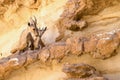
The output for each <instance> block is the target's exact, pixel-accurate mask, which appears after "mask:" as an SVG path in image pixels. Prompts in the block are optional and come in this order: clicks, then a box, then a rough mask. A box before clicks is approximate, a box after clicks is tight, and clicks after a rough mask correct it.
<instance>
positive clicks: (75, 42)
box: [66, 37, 83, 55]
mask: <svg viewBox="0 0 120 80" xmlns="http://www.w3.org/2000/svg"><path fill="white" fill-rule="evenodd" d="M66 44H67V46H68V47H69V49H70V52H71V53H72V54H76V55H81V54H82V52H83V39H82V38H79V37H74V38H68V39H67V40H66Z"/></svg>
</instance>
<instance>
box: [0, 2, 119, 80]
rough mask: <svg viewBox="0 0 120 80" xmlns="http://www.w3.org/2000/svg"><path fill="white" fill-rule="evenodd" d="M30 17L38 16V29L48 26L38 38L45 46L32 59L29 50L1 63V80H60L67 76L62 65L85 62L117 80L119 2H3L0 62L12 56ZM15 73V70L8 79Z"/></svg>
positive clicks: (1, 6)
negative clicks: (16, 60) (15, 60)
mask: <svg viewBox="0 0 120 80" xmlns="http://www.w3.org/2000/svg"><path fill="white" fill-rule="evenodd" d="M32 15H35V16H36V17H37V20H38V24H37V25H38V27H44V26H47V27H48V30H47V31H46V32H45V34H44V35H43V37H42V40H43V41H44V43H45V44H46V45H47V46H46V47H45V48H43V49H42V50H40V51H38V52H37V53H35V54H31V52H29V51H28V52H26V53H28V54H26V53H23V54H22V55H19V54H16V55H12V56H9V57H8V58H3V59H2V60H1V61H0V70H2V72H0V73H1V74H4V75H2V77H4V79H6V80H18V79H19V80H25V79H31V80H39V79H41V80H59V79H61V78H63V77H65V76H67V75H66V74H65V73H63V72H62V66H63V64H64V63H76V64H77V63H86V64H89V65H92V66H94V67H95V68H96V69H97V70H99V71H100V72H101V73H102V74H103V76H104V77H106V78H108V79H110V80H119V79H120V77H119V76H120V65H119V57H120V55H119V53H120V50H119V44H120V16H119V15H120V0H114V1H113V0H1V1H0V24H1V25H0V30H1V31H0V35H1V36H0V51H1V57H5V56H8V55H10V54H11V53H9V51H10V49H11V47H12V46H13V45H15V42H16V41H17V40H18V39H19V36H20V34H21V32H22V31H23V30H24V29H25V28H26V26H27V21H28V19H29V17H30V16H32ZM3 28H4V29H3ZM23 56H24V57H23ZM12 58H17V59H18V64H17V65H14V64H16V62H15V63H14V62H13V63H11V59H12ZM37 60H39V61H37ZM13 61H14V60H13ZM34 61H37V62H35V63H33V64H31V65H29V66H27V65H28V64H30V63H32V62H34ZM44 63H45V64H44ZM56 63H57V64H56ZM22 66H25V68H23V67H22ZM26 66H27V67H26ZM46 66H47V67H46ZM71 66H72V65H71ZM78 66H79V64H78ZM21 67H22V68H21ZM67 67H68V69H69V66H67ZM74 67H75V69H76V66H74V65H73V68H71V67H70V69H69V70H70V71H72V70H75V69H74ZM19 68H21V69H19ZM15 69H19V70H17V71H14V72H12V73H11V75H9V76H7V77H6V75H8V74H9V73H7V72H11V71H12V70H15ZM51 69H52V70H51ZM84 69H85V71H87V70H88V69H86V68H84ZM78 71H81V68H80V70H78ZM83 72H84V70H83ZM93 72H94V70H93ZM86 73H87V72H86ZM88 73H89V71H88ZM90 73H92V71H90ZM73 75H74V74H73ZM91 75H92V74H91ZM75 76H76V75H75ZM0 77H1V75H0ZM95 79H96V78H92V79H85V80H95ZM97 79H98V80H99V78H97ZM100 79H101V78H100ZM102 79H104V78H102ZM62 80H63V79H62ZM73 80H74V79H73ZM75 80H76V79H75ZM78 80H83V79H78Z"/></svg>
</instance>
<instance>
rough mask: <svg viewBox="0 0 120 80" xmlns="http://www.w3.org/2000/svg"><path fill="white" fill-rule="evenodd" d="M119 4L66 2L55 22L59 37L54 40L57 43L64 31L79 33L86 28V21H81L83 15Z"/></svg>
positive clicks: (83, 0) (87, 0) (81, 0)
mask: <svg viewBox="0 0 120 80" xmlns="http://www.w3.org/2000/svg"><path fill="white" fill-rule="evenodd" d="M116 2H118V3H119V2H120V1H119V0H116V1H112V0H109V1H107V0H99V1H97V0H68V2H67V3H66V5H65V7H64V11H63V13H62V14H61V17H60V19H59V20H58V21H57V23H56V25H57V26H58V29H59V32H60V36H59V37H58V38H57V39H56V41H58V40H59V39H61V38H62V37H63V36H64V32H65V30H66V29H69V30H72V31H80V30H83V29H84V28H86V27H87V26H88V23H87V21H85V20H83V18H82V17H83V16H85V15H94V14H97V13H98V12H100V11H101V10H103V9H104V8H106V7H108V6H113V5H115V4H117V3H116Z"/></svg>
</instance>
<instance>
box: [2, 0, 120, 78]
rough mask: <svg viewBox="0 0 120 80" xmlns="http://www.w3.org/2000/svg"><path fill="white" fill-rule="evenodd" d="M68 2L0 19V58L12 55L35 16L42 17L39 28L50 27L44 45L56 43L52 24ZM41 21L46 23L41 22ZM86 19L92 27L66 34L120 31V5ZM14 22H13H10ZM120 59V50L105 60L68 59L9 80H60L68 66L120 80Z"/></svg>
mask: <svg viewBox="0 0 120 80" xmlns="http://www.w3.org/2000/svg"><path fill="white" fill-rule="evenodd" d="M43 1H44V0H43ZM66 1H67V0H56V1H55V0H53V2H51V1H50V3H49V4H45V2H44V4H43V5H42V6H41V7H42V8H39V9H38V10H33V9H29V8H27V7H23V8H20V10H18V12H17V13H16V12H15V13H14V12H13V13H12V12H9V11H8V13H9V14H8V13H6V15H5V18H4V19H3V18H2V19H0V24H1V25H0V53H2V56H1V57H6V56H8V55H10V53H9V51H10V49H11V47H12V46H13V44H15V43H16V41H17V40H18V39H19V36H20V33H21V32H22V30H23V29H24V28H25V27H24V25H25V26H26V23H27V20H28V19H29V16H30V15H33V14H35V15H37V16H38V17H39V19H40V20H39V22H41V23H39V24H38V25H39V26H46V25H47V26H48V31H47V32H46V33H45V35H44V36H43V40H44V42H45V43H46V44H49V43H52V42H54V41H55V38H56V37H57V36H58V35H59V33H58V30H57V28H56V27H55V26H54V27H53V23H54V21H56V20H57V19H58V18H59V16H60V14H61V13H62V11H63V5H64V4H65V3H66ZM23 11H24V13H23ZM31 12H32V13H31ZM9 15H11V17H10V16H9ZM26 15H27V16H26ZM6 19H7V20H6ZM41 19H44V20H43V21H42V20H41ZM83 19H85V20H86V21H87V22H88V25H89V26H88V27H87V28H86V29H84V30H83V31H79V32H69V33H68V32H67V34H74V35H76V36H78V35H81V34H83V35H90V34H93V33H94V34H95V33H101V32H105V31H111V30H115V29H120V26H119V25H120V5H119V4H118V5H115V6H111V7H107V8H105V9H104V10H102V11H100V12H99V13H98V14H97V15H86V16H83ZM12 20H13V22H10V21H12ZM13 23H14V25H13ZM21 26H22V27H21ZM3 27H4V30H3ZM6 32H7V33H6ZM1 57H0V58H1ZM119 57H120V49H118V54H117V55H115V56H113V57H111V58H109V59H106V60H100V59H93V58H92V57H91V56H89V55H88V54H85V55H82V56H81V57H76V56H69V57H67V58H65V59H64V60H63V61H62V63H60V64H55V65H53V68H52V69H51V68H49V67H45V68H44V67H43V68H41V67H42V66H41V64H40V62H39V61H38V62H35V63H33V64H31V65H30V66H28V67H27V69H24V68H21V69H19V70H17V71H14V72H13V73H12V74H11V75H10V76H9V78H8V79H7V80H59V78H62V77H65V76H66V75H65V74H64V73H63V72H62V71H61V68H62V64H64V63H66V62H71V63H80V62H83V63H87V64H90V65H92V66H94V67H95V68H96V69H98V70H100V71H101V72H102V73H103V74H104V76H105V77H107V78H109V79H110V80H119V79H120V65H119V61H120V59H119Z"/></svg>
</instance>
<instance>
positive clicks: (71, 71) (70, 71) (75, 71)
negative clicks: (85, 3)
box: [63, 63, 101, 78]
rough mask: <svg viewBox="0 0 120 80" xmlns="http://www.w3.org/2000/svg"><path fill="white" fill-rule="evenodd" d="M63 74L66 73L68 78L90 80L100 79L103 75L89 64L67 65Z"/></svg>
mask: <svg viewBox="0 0 120 80" xmlns="http://www.w3.org/2000/svg"><path fill="white" fill-rule="evenodd" d="M63 72H65V73H66V74H67V76H68V78H88V77H98V76H101V74H100V73H99V72H98V71H97V70H96V69H95V68H94V67H92V66H90V65H88V64H83V63H82V64H65V65H64V66H63Z"/></svg>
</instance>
